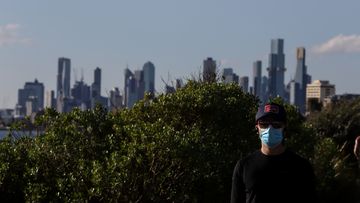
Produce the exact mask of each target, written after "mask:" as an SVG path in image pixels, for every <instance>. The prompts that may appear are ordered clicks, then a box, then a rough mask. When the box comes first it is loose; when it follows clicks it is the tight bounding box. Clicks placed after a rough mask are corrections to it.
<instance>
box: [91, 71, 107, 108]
mask: <svg viewBox="0 0 360 203" xmlns="http://www.w3.org/2000/svg"><path fill="white" fill-rule="evenodd" d="M96 104H100V105H102V106H104V107H108V98H107V97H103V96H101V69H100V68H99V67H97V68H96V69H95V70H94V82H93V83H92V85H91V108H94V107H95V106H96Z"/></svg>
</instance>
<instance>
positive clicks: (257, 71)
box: [253, 61, 262, 99]
mask: <svg viewBox="0 0 360 203" xmlns="http://www.w3.org/2000/svg"><path fill="white" fill-rule="evenodd" d="M253 77H254V79H253V82H254V84H253V87H254V95H255V96H257V97H258V98H260V99H262V95H261V61H255V62H254V64H253Z"/></svg>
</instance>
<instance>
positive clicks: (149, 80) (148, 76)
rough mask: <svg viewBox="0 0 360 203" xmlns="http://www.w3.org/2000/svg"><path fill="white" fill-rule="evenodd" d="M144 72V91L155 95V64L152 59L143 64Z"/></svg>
mask: <svg viewBox="0 0 360 203" xmlns="http://www.w3.org/2000/svg"><path fill="white" fill-rule="evenodd" d="M143 73H144V91H145V93H150V94H152V95H154V93H155V66H154V64H153V63H151V62H150V61H148V62H146V63H145V64H144V66H143Z"/></svg>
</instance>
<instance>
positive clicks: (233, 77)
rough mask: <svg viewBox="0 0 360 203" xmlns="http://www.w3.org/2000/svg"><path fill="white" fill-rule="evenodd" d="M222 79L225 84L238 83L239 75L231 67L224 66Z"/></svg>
mask: <svg viewBox="0 0 360 203" xmlns="http://www.w3.org/2000/svg"><path fill="white" fill-rule="evenodd" d="M222 81H223V83H225V84H229V83H236V84H239V76H238V75H237V74H235V73H234V72H233V69H232V68H224V69H223V73H222Z"/></svg>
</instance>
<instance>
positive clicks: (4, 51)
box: [0, 0, 360, 108]
mask: <svg viewBox="0 0 360 203" xmlns="http://www.w3.org/2000/svg"><path fill="white" fill-rule="evenodd" d="M359 6H360V2H357V1H347V2H346V4H345V3H342V2H336V1H333V2H331V1H330V2H329V1H325V0H320V1H317V2H313V1H310V0H305V1H301V2H287V1H284V0H281V1H280V0H275V1H271V2H235V1H222V2H218V1H213V0H208V1H204V0H199V1H196V2H193V1H187V0H185V1H181V2H169V1H163V0H162V1H161V0H155V1H152V2H141V3H140V2H117V1H109V2H107V3H103V2H95V1H83V0H80V1H77V2H71V1H62V2H47V1H45V0H40V1H37V3H36V4H35V3H31V2H20V1H7V0H5V1H2V6H1V8H0V19H1V20H0V71H1V74H0V81H1V84H2V85H1V86H0V108H14V107H15V104H16V100H17V90H18V89H20V88H22V87H23V86H24V83H25V82H28V81H34V79H35V78H36V79H38V81H39V82H41V83H43V84H44V86H45V88H46V91H49V90H55V91H56V85H57V84H56V81H57V79H56V77H57V76H56V75H57V71H58V70H57V60H58V58H60V57H66V58H70V59H71V63H72V64H71V65H72V70H71V87H72V86H73V84H74V83H75V79H77V80H80V78H81V76H82V74H81V72H83V73H84V80H85V81H92V78H93V70H94V69H95V68H96V67H100V68H101V69H102V81H103V82H102V87H101V92H102V94H103V95H104V96H107V94H108V93H109V92H110V90H112V88H113V87H118V88H119V89H120V91H121V92H122V93H123V91H122V90H123V88H124V87H123V84H124V82H125V81H124V75H123V72H124V69H125V68H127V66H128V67H129V69H131V70H137V69H141V67H142V66H143V64H144V63H145V62H146V61H152V62H153V63H154V65H155V66H156V75H155V77H156V78H155V81H157V82H156V86H155V89H156V90H157V91H158V92H162V91H163V89H164V86H165V84H163V83H162V82H161V78H163V79H164V80H165V81H168V80H171V81H175V79H176V78H191V76H192V75H198V74H199V73H200V72H201V71H202V62H203V60H204V59H206V58H207V57H212V58H213V59H214V60H215V61H217V63H218V66H220V68H221V69H223V68H229V67H231V68H233V71H234V73H236V74H237V75H238V76H239V77H240V78H241V77H244V76H248V77H249V86H250V85H251V86H252V84H253V81H252V78H253V76H252V71H253V69H252V66H253V62H254V61H257V60H260V61H261V62H262V67H263V70H262V76H267V71H266V68H267V64H268V54H269V53H270V48H269V41H270V40H271V39H277V38H281V39H284V41H285V44H284V54H285V57H286V60H285V68H286V72H285V79H284V81H285V85H286V84H287V83H288V82H289V81H290V80H291V79H294V75H295V71H296V48H297V47H305V49H306V50H307V52H306V55H307V56H306V57H307V58H306V66H307V67H308V74H310V75H311V76H312V79H313V80H329V81H330V82H331V83H332V84H335V85H336V92H337V93H339V94H341V93H360V90H359V89H358V88H357V87H358V86H359V85H360V81H358V79H357V77H356V76H357V75H358V74H360V69H359V68H358V66H359V64H360V57H359V56H358V55H359V51H360V45H359V44H360V43H359V42H360V28H358V27H357V26H354V25H355V24H356V19H358V18H359V17H360V14H359V13H358V12H357V11H356V9H357V8H358V7H359ZM277 10H279V12H274V11H277ZM64 11H66V12H64ZM64 13H66V15H64ZM274 19H276V20H274ZM218 71H221V70H218ZM339 72H340V73H341V74H339ZM75 73H76V74H75ZM168 75H170V76H171V77H170V78H169V77H168Z"/></svg>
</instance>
